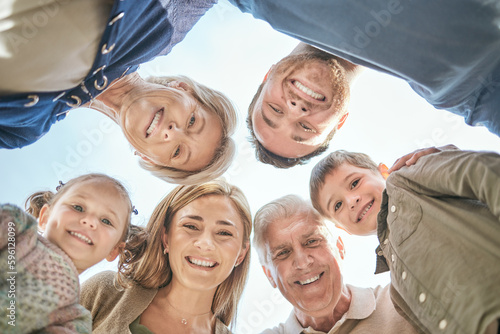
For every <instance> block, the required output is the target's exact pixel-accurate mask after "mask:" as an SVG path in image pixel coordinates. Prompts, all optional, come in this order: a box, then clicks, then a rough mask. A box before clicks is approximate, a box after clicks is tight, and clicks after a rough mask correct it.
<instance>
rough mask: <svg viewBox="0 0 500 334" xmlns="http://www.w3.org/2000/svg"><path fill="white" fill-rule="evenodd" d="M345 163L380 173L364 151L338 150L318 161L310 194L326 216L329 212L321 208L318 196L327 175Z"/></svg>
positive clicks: (312, 174)
mask: <svg viewBox="0 0 500 334" xmlns="http://www.w3.org/2000/svg"><path fill="white" fill-rule="evenodd" d="M344 163H347V164H349V165H351V166H354V167H359V168H365V169H368V170H371V171H372V172H374V173H378V168H377V164H376V163H375V162H374V161H373V160H372V159H371V158H370V157H369V156H368V155H366V154H364V153H356V152H349V151H345V150H338V151H334V152H332V153H330V154H328V155H327V156H326V157H324V158H323V159H321V161H320V162H318V163H317V164H316V166H314V168H313V169H312V171H311V178H310V180H309V194H310V196H311V203H312V205H313V206H314V208H315V209H316V210H318V212H319V213H320V214H321V215H322V216H324V217H328V213H326V212H324V211H323V209H322V208H321V205H320V203H319V198H318V197H319V192H320V191H321V189H322V188H323V186H324V185H325V178H326V176H327V175H328V174H330V173H332V172H333V171H334V170H335V169H336V168H338V167H340V165H342V164H344Z"/></svg>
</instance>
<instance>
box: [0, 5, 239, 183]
mask: <svg viewBox="0 0 500 334" xmlns="http://www.w3.org/2000/svg"><path fill="white" fill-rule="evenodd" d="M215 2H216V1H215V0H196V1H194V0H185V1H180V0H173V1H170V0H144V1H141V2H140V4H139V3H137V2H134V1H118V0H110V1H99V0H85V1H83V0H75V1H59V0H47V1H43V2H33V1H30V0H5V1H2V8H1V10H0V148H8V149H13V148H21V147H24V146H26V145H29V144H31V143H33V142H35V141H37V140H38V139H40V138H41V137H42V136H43V135H44V134H45V133H47V132H48V131H49V130H50V128H51V126H52V124H54V123H56V122H58V121H61V120H62V119H64V118H65V116H66V114H67V113H68V112H69V111H70V110H71V109H74V108H77V107H80V106H86V107H89V108H91V109H95V110H98V111H100V112H103V113H104V114H105V115H107V116H109V117H111V118H112V119H113V120H114V121H116V123H117V124H118V125H120V127H121V128H122V129H123V132H124V133H125V136H126V137H127V139H128V140H129V141H130V143H131V144H132V146H133V147H134V148H135V150H136V152H137V154H138V155H140V156H141V158H142V159H143V160H144V161H145V162H146V164H147V166H146V167H147V169H149V170H152V171H153V173H154V174H155V175H157V176H159V177H161V178H162V179H164V180H166V181H168V182H175V183H182V184H188V183H189V184H194V183H198V182H204V181H208V180H210V179H213V178H215V177H217V176H218V175H221V174H222V173H223V172H224V171H225V170H226V169H227V168H228V167H229V164H230V161H231V158H232V156H233V153H234V147H233V146H234V145H233V143H232V140H231V139H230V138H229V137H230V136H231V134H232V133H233V131H234V127H235V123H236V112H235V110H234V107H233V106H232V104H231V102H230V101H229V100H228V99H227V98H226V97H225V96H224V95H223V94H221V93H219V92H217V91H214V90H211V89H209V88H207V87H205V86H202V85H199V84H197V83H195V82H194V81H191V80H189V79H187V78H183V79H181V80H179V81H178V82H177V83H176V84H170V86H169V87H165V85H164V83H165V82H164V81H163V80H159V81H156V79H154V80H153V82H150V81H146V80H144V79H142V78H141V77H140V76H139V75H138V74H137V73H136V72H135V71H136V70H137V69H138V67H139V65H140V64H142V63H145V62H147V61H150V60H152V59H154V58H155V57H157V56H161V55H166V54H168V53H169V52H170V51H171V50H172V48H173V47H174V46H175V45H176V44H177V43H179V42H180V41H182V39H183V38H184V36H185V35H186V34H187V33H188V32H189V30H190V29H191V28H192V27H193V25H194V24H196V22H197V21H198V19H199V18H200V17H201V16H202V15H203V14H204V13H205V12H206V11H207V10H208V9H209V8H210V7H211V6H212V5H213V4H214V3H215ZM82 13H85V15H82ZM155 82H156V83H155ZM158 83H160V85H158ZM196 120H198V122H196ZM196 123H198V124H196ZM202 125H206V126H205V127H204V128H203V129H202V128H201V126H202ZM155 130H156V131H155Z"/></svg>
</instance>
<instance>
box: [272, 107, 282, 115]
mask: <svg viewBox="0 0 500 334" xmlns="http://www.w3.org/2000/svg"><path fill="white" fill-rule="evenodd" d="M269 107H270V108H271V109H272V110H273V111H274V112H275V113H276V114H280V115H281V114H283V112H282V111H281V110H279V109H277V108H275V107H273V106H272V105H269Z"/></svg>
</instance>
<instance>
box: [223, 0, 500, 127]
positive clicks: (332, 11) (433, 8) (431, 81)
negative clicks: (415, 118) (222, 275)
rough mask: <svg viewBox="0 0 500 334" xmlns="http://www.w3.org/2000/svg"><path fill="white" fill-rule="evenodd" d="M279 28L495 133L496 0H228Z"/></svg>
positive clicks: (499, 104)
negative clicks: (394, 78) (399, 83)
mask: <svg viewBox="0 0 500 334" xmlns="http://www.w3.org/2000/svg"><path fill="white" fill-rule="evenodd" d="M230 1H231V2H232V3H233V4H234V5H236V6H238V7H239V8H240V10H242V11H244V12H249V13H252V14H253V15H254V17H256V18H259V19H262V20H265V21H267V22H269V24H271V26H272V27H273V28H274V29H276V30H278V31H281V32H283V33H286V34H288V35H290V36H292V37H295V38H297V39H299V40H301V41H303V42H305V43H308V44H311V45H314V46H316V47H318V48H320V49H323V50H325V51H328V52H330V53H332V54H335V55H338V56H340V57H342V58H345V59H347V60H349V61H351V62H353V63H355V64H359V65H363V66H366V67H368V68H372V69H375V70H379V71H383V72H385V73H388V74H391V75H394V76H397V77H399V78H402V79H404V80H406V81H407V82H408V83H409V84H410V86H411V87H412V88H413V90H415V92H417V93H418V94H419V95H420V96H422V97H423V98H425V99H426V100H427V101H428V102H429V103H431V104H432V105H433V106H434V107H436V108H438V109H447V110H449V111H451V112H453V113H456V114H459V115H462V116H463V117H464V118H465V121H466V122H467V123H468V124H471V125H484V126H487V127H488V128H489V130H490V131H491V132H493V133H495V134H497V135H500V2H499V1H498V0H439V1H435V0H419V1H415V0H308V1H303V0H287V1H276V0H258V1H256V0H230Z"/></svg>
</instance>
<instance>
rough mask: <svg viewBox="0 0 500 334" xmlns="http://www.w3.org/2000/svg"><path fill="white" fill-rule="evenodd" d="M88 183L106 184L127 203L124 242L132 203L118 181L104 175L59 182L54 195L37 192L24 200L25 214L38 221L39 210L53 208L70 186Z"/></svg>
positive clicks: (47, 192)
mask: <svg viewBox="0 0 500 334" xmlns="http://www.w3.org/2000/svg"><path fill="white" fill-rule="evenodd" d="M88 181H100V182H108V183H109V184H111V185H113V186H114V187H115V189H116V190H117V191H118V193H119V194H120V195H121V196H122V198H123V199H124V200H125V201H126V202H127V203H128V212H127V222H126V223H125V228H124V229H123V232H122V236H121V238H120V240H121V241H125V240H126V239H127V235H128V233H129V230H130V228H131V224H130V220H131V213H132V210H133V207H132V202H131V201H130V197H129V194H128V191H127V189H126V188H125V187H124V186H123V184H122V183H121V182H120V181H118V180H116V179H114V178H112V177H110V176H108V175H105V174H99V173H91V174H84V175H80V176H78V177H75V178H74V179H71V180H69V181H68V182H66V183H64V184H63V183H62V182H60V185H59V186H58V187H57V188H56V190H57V191H56V192H55V193H53V192H52V191H50V190H48V191H37V192H36V193H34V194H32V195H31V196H29V197H28V198H27V199H26V202H25V204H24V207H25V209H26V212H27V213H29V214H31V215H32V216H34V217H35V218H37V219H38V217H39V216H40V210H41V209H42V207H43V206H44V205H45V204H47V205H48V206H49V207H51V206H53V205H54V204H56V203H57V201H58V200H59V199H60V198H61V197H62V196H63V195H64V194H65V193H66V192H67V191H68V189H70V188H71V187H72V186H74V185H76V184H80V183H84V182H88Z"/></svg>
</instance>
